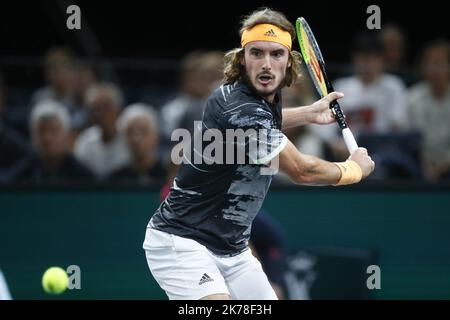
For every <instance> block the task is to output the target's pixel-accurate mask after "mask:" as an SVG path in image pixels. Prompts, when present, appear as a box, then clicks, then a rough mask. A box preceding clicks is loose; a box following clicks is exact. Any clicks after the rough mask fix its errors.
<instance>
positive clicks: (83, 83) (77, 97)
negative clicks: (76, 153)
mask: <svg viewBox="0 0 450 320" xmlns="http://www.w3.org/2000/svg"><path fill="white" fill-rule="evenodd" d="M97 83H98V76H97V74H96V72H95V71H94V69H93V67H92V66H91V65H90V64H88V63H87V62H85V61H80V60H78V61H77V62H76V63H75V64H74V87H73V99H74V103H75V105H76V106H77V108H78V109H77V112H75V113H73V114H72V123H75V124H73V125H72V126H73V129H74V130H75V131H76V133H79V132H80V131H82V130H84V129H86V127H87V126H88V124H89V112H88V107H87V106H86V101H85V99H84V97H85V94H86V92H87V90H88V89H89V88H90V87H92V86H94V85H95V84H97Z"/></svg>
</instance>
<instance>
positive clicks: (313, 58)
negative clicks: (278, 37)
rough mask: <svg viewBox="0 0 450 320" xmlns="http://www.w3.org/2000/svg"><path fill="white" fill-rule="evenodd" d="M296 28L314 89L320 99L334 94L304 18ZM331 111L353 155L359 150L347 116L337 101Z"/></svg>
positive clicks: (298, 22) (320, 55) (331, 106)
mask: <svg viewBox="0 0 450 320" xmlns="http://www.w3.org/2000/svg"><path fill="white" fill-rule="evenodd" d="M295 27H296V29H297V38H298V42H299V45H300V51H301V53H302V56H303V60H304V61H305V64H306V68H307V69H308V73H309V75H310V77H311V79H312V82H313V84H314V87H315V88H316V90H317V92H318V93H319V95H320V97H321V98H323V97H324V96H326V95H327V94H328V93H330V92H333V91H334V89H333V86H332V85H331V83H330V81H329V80H328V77H327V74H326V72H325V61H324V60H323V56H322V53H321V52H320V49H319V46H318V45H317V41H316V38H314V34H313V33H312V31H311V28H310V27H309V25H308V23H307V22H306V20H305V19H304V18H303V17H300V18H298V19H297V22H296V24H295ZM330 109H331V111H332V112H333V114H334V117H335V119H336V122H337V123H338V124H339V127H340V128H341V129H342V136H343V137H344V141H345V144H346V146H347V149H348V151H349V152H350V154H352V153H353V151H355V150H356V149H358V144H357V143H356V140H355V137H354V136H353V133H352V132H351V131H350V128H349V127H348V125H347V122H346V121H345V116H344V113H343V112H342V109H341V106H340V105H339V103H338V102H337V101H336V100H334V101H332V102H331V103H330Z"/></svg>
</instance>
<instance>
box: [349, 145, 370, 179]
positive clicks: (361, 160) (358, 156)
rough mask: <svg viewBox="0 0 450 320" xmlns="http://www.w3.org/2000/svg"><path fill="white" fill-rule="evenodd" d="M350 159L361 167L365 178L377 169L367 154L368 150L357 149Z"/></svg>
mask: <svg viewBox="0 0 450 320" xmlns="http://www.w3.org/2000/svg"><path fill="white" fill-rule="evenodd" d="M348 159H349V160H353V161H355V162H356V163H357V164H358V165H359V166H360V168H361V171H362V174H363V176H362V177H363V178H365V177H367V176H368V175H369V174H371V173H372V171H373V169H375V162H373V160H372V158H371V157H370V156H369V155H368V154H367V149H366V148H358V149H356V150H355V151H354V152H353V153H352V154H351V156H350V157H349V158H348Z"/></svg>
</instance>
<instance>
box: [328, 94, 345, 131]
mask: <svg viewBox="0 0 450 320" xmlns="http://www.w3.org/2000/svg"><path fill="white" fill-rule="evenodd" d="M330 109H331V111H332V112H333V114H334V117H335V119H336V122H337V123H338V125H339V127H340V128H341V129H345V128H347V122H346V121H345V116H344V113H343V112H342V109H341V106H340V105H339V103H338V102H337V101H336V100H333V101H331V103H330Z"/></svg>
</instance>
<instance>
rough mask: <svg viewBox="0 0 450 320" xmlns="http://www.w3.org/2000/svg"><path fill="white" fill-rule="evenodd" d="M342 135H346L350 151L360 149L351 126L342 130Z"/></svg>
mask: <svg viewBox="0 0 450 320" xmlns="http://www.w3.org/2000/svg"><path fill="white" fill-rule="evenodd" d="M342 136H343V137H344V141H345V145H346V146H347V149H348V152H349V153H350V154H352V153H353V152H354V151H355V150H356V149H358V144H357V143H356V140H355V137H354V136H353V133H352V132H351V131H350V128H345V129H343V130H342Z"/></svg>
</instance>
